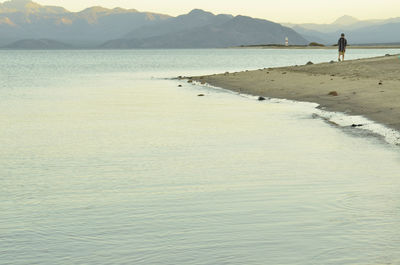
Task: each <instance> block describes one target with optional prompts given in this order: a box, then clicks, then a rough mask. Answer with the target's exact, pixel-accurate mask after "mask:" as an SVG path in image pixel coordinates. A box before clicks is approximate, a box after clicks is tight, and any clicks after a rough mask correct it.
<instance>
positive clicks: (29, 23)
mask: <svg viewBox="0 0 400 265" xmlns="http://www.w3.org/2000/svg"><path fill="white" fill-rule="evenodd" d="M169 17H170V16H168V15H162V14H157V13H149V12H139V11H137V10H135V9H122V8H114V9H107V8H103V7H91V8H87V9H85V10H82V11H80V12H69V11H68V10H66V9H64V8H62V7H49V6H41V5H39V4H36V3H34V2H32V1H29V0H12V1H8V2H5V3H3V4H0V45H4V44H8V43H12V42H15V41H18V40H21V39H54V40H56V41H60V42H68V43H72V44H75V45H78V46H79V45H85V46H95V45H99V44H101V43H103V42H105V41H107V40H109V39H113V38H119V37H121V36H123V35H125V34H126V33H127V32H129V31H131V30H132V29H135V28H138V27H141V26H144V25H149V24H152V23H155V22H157V21H161V20H165V19H168V18H169Z"/></svg>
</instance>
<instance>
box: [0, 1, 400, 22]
mask: <svg viewBox="0 0 400 265" xmlns="http://www.w3.org/2000/svg"><path fill="white" fill-rule="evenodd" d="M33 1H34V2H37V3H40V4H43V5H57V6H63V7H65V8H67V9H68V10H70V11H80V10H82V9H84V8H86V7H89V6H96V5H100V6H104V7H108V8H114V7H123V8H135V9H138V10H139V11H151V12H158V13H163V14H168V15H173V16H175V15H180V14H184V13H187V12H189V11H190V10H192V9H194V8H200V9H204V10H207V11H210V12H213V13H216V14H219V13H229V14H233V15H239V14H240V15H247V16H252V17H257V18H263V19H268V20H272V21H275V22H293V23H304V22H307V23H308V22H311V23H331V22H333V21H334V20H335V19H336V18H338V17H340V16H342V15H350V16H354V17H357V18H359V19H363V20H364V19H373V18H378V19H379V18H391V17H400V0H240V1H239V0H201V1H199V0H197V1H195V0H33ZM0 2H4V0H0Z"/></svg>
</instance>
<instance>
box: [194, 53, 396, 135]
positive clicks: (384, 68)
mask: <svg viewBox="0 0 400 265" xmlns="http://www.w3.org/2000/svg"><path fill="white" fill-rule="evenodd" d="M189 79H190V80H189V81H188V82H192V81H197V82H199V83H202V84H205V83H207V84H210V85H212V86H215V87H220V88H223V89H227V90H230V91H234V92H238V93H243V94H248V95H253V96H261V97H267V98H277V99H288V100H293V101H300V102H310V103H317V104H318V105H319V107H318V108H320V109H322V110H326V111H330V112H341V113H344V114H347V115H356V116H363V117H365V118H367V119H369V120H372V121H374V122H377V123H380V124H382V125H384V126H386V127H388V128H391V129H394V130H396V131H400V104H399V102H400V57H399V55H391V56H384V57H374V58H367V59H357V60H349V61H344V62H340V63H338V62H335V63H320V64H312V65H302V66H289V67H279V68H264V69H259V70H253V71H242V72H235V73H224V74H214V75H205V76H194V77H189ZM191 80H192V81H191Z"/></svg>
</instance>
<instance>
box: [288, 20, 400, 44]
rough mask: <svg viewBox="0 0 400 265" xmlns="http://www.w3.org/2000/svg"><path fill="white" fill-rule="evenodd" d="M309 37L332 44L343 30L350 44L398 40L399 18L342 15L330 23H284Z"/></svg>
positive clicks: (311, 39) (399, 36)
mask: <svg viewBox="0 0 400 265" xmlns="http://www.w3.org/2000/svg"><path fill="white" fill-rule="evenodd" d="M285 25H287V26H290V27H291V28H293V29H294V30H296V31H297V32H298V33H300V34H301V35H303V36H304V37H306V38H307V39H309V40H310V41H317V42H321V43H324V44H334V43H336V41H337V39H338V38H339V36H340V33H342V32H344V33H345V34H346V36H347V39H348V40H349V43H352V44H368V43H373V44H379V43H396V42H400V35H399V34H398V32H400V18H391V19H375V20H358V19H357V18H354V17H350V16H343V17H340V18H338V19H337V20H335V21H334V22H333V23H332V24H298V25H296V24H285Z"/></svg>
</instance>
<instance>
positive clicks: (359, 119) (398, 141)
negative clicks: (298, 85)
mask: <svg viewBox="0 0 400 265" xmlns="http://www.w3.org/2000/svg"><path fill="white" fill-rule="evenodd" d="M193 83H194V85H198V86H201V87H206V88H212V89H215V90H222V91H225V92H229V93H231V94H236V95H239V96H241V97H245V98H249V99H252V100H258V98H259V97H258V96H253V95H250V94H243V93H237V92H234V91H231V90H228V89H224V88H221V87H216V86H212V85H210V84H200V83H199V82H193ZM266 99H267V100H266V102H268V103H285V104H296V105H302V106H304V107H306V108H310V110H311V112H312V115H313V116H314V117H320V118H321V119H324V120H326V121H328V122H330V123H332V124H335V125H336V126H339V127H356V128H355V130H363V131H367V132H370V133H372V134H375V135H379V136H382V137H383V139H384V140H385V141H386V142H387V143H389V144H393V145H400V132H399V131H397V130H394V129H391V128H388V127H386V126H385V125H383V124H380V123H377V122H375V121H372V120H370V119H368V118H366V117H364V116H359V115H357V116H354V115H349V114H346V113H342V112H333V111H326V110H323V109H319V108H318V107H319V106H320V105H319V104H318V103H313V102H304V101H295V100H289V99H278V98H266Z"/></svg>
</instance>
